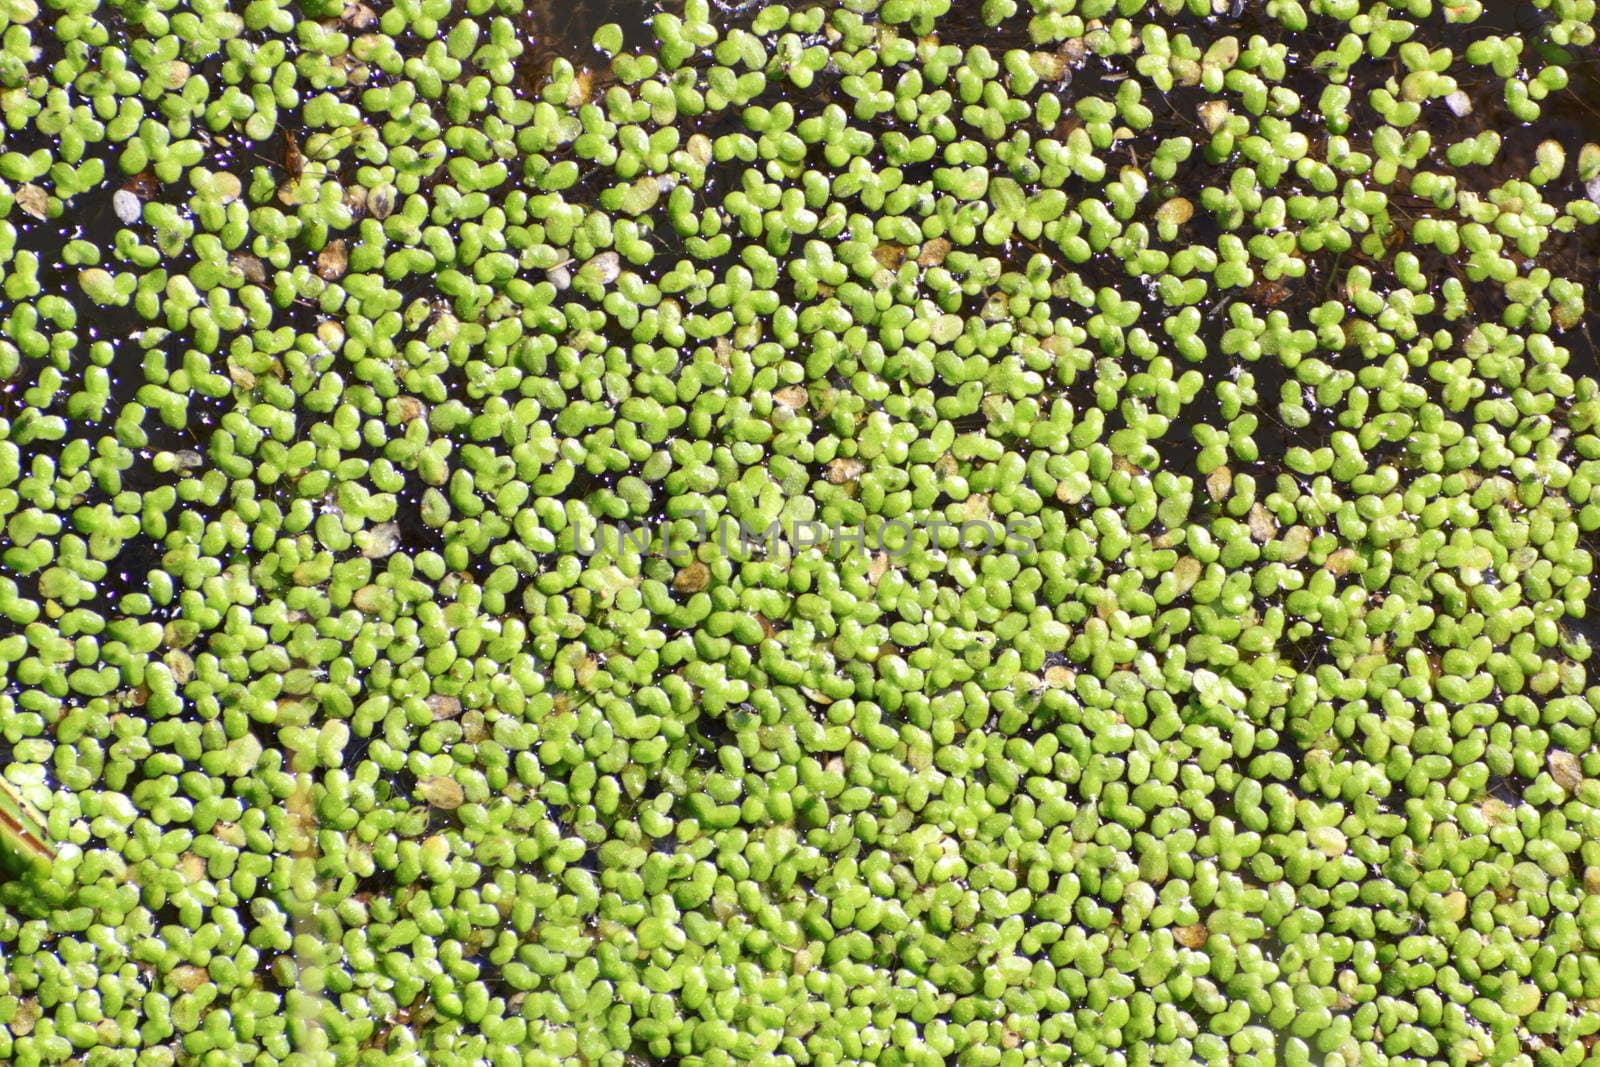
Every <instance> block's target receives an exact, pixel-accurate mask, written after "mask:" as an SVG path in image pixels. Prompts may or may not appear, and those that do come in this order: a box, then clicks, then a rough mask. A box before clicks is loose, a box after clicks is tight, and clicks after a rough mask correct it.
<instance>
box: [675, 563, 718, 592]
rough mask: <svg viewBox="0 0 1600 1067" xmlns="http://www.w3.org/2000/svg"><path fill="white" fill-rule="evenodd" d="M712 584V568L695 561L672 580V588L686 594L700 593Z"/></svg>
mask: <svg viewBox="0 0 1600 1067" xmlns="http://www.w3.org/2000/svg"><path fill="white" fill-rule="evenodd" d="M709 584H711V568H710V567H707V566H706V565H705V564H704V563H701V562H700V561H699V560H695V561H694V562H693V563H690V564H689V565H688V566H686V567H684V568H683V569H682V570H680V571H679V572H678V573H677V574H676V575H675V576H674V577H673V579H672V588H673V589H674V590H675V591H677V592H679V593H685V594H693V593H698V592H700V591H701V590H702V589H704V588H705V587H706V586H707V585H709Z"/></svg>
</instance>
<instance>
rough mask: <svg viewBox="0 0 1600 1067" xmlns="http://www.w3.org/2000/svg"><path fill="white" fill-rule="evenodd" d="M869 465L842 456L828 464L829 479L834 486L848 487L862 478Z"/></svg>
mask: <svg viewBox="0 0 1600 1067" xmlns="http://www.w3.org/2000/svg"><path fill="white" fill-rule="evenodd" d="M866 469H867V465H866V464H865V463H862V462H861V461H860V460H859V459H854V458H846V457H844V456H840V457H839V458H838V459H834V460H830V461H829V462H828V472H827V475H826V477H827V479H828V481H829V482H831V483H832V484H834V485H846V484H848V483H850V482H853V481H855V480H856V479H857V478H859V477H861V474H862V472H863V471H865V470H866Z"/></svg>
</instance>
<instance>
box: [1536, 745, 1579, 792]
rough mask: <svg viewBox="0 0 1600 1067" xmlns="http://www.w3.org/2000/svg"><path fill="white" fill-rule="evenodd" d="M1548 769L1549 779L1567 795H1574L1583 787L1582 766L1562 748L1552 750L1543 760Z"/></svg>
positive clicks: (1576, 758)
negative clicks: (1553, 780)
mask: <svg viewBox="0 0 1600 1067" xmlns="http://www.w3.org/2000/svg"><path fill="white" fill-rule="evenodd" d="M1545 763H1546V765H1547V766H1548V767H1549V768H1550V777H1552V778H1554V779H1555V780H1556V785H1559V786H1560V787H1561V788H1562V789H1565V790H1566V791H1567V792H1569V793H1576V792H1577V791H1578V789H1579V788H1580V787H1581V786H1582V785H1583V778H1584V776H1583V764H1582V763H1581V762H1580V761H1579V760H1578V757H1577V756H1574V755H1573V754H1572V753H1570V752H1568V751H1567V750H1566V749H1564V748H1553V749H1551V750H1550V755H1549V756H1547V757H1546V759H1545Z"/></svg>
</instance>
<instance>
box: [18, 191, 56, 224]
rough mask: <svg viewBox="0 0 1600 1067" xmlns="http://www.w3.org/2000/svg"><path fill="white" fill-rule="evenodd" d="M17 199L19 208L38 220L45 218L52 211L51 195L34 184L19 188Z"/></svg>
mask: <svg viewBox="0 0 1600 1067" xmlns="http://www.w3.org/2000/svg"><path fill="white" fill-rule="evenodd" d="M15 199H16V201H17V206H18V207H20V208H21V209H22V210H23V211H26V212H27V213H28V214H30V215H32V216H33V217H34V218H36V219H42V218H44V216H45V212H46V211H48V210H49V209H50V194H49V193H47V192H45V191H44V189H42V188H40V187H39V186H37V185H35V184H33V183H32V182H28V183H27V184H26V185H24V186H22V187H21V188H19V189H18V190H17V192H16V197H15Z"/></svg>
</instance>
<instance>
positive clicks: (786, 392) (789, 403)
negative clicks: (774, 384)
mask: <svg viewBox="0 0 1600 1067" xmlns="http://www.w3.org/2000/svg"><path fill="white" fill-rule="evenodd" d="M810 395H811V394H810V393H808V392H807V391H806V387H805V386H803V385H786V386H784V387H783V388H782V389H779V390H777V391H776V392H774V393H773V394H772V399H774V400H776V401H777V402H778V403H780V404H782V405H783V406H784V407H786V408H789V409H790V410H791V411H798V410H799V409H800V408H803V407H805V404H806V400H808V399H809V398H810Z"/></svg>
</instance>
